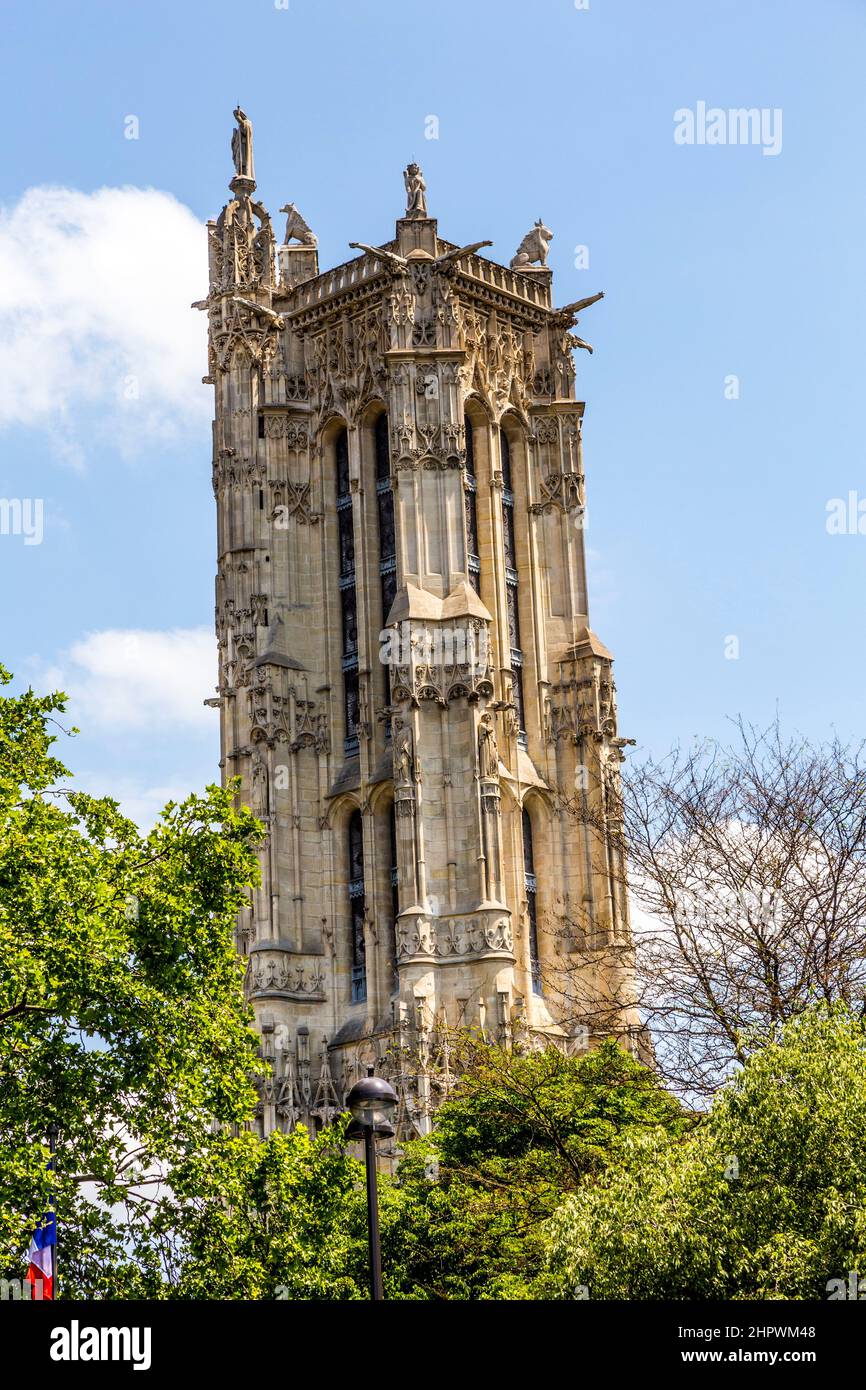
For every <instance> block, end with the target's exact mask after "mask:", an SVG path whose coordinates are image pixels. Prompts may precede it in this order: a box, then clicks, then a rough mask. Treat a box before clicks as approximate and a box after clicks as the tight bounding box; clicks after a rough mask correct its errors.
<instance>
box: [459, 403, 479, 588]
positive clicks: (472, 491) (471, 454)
mask: <svg viewBox="0 0 866 1390" xmlns="http://www.w3.org/2000/svg"><path fill="white" fill-rule="evenodd" d="M463 427H464V431H465V434H466V491H465V494H464V496H465V505H466V555H467V569H468V571H469V583H470V584H471V585H472V587H473V589H474V590H475V592H476V594H477V593H479V592H480V589H481V560H480V558H479V555H478V480H477V478H476V476H475V443H474V439H473V433H472V422H471V420H470V419H469V416H468V415H465V416H464V417H463Z"/></svg>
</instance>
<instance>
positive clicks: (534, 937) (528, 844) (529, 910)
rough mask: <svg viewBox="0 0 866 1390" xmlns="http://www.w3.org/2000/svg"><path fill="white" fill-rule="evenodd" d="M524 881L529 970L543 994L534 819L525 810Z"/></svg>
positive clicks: (535, 989) (535, 991)
mask: <svg viewBox="0 0 866 1390" xmlns="http://www.w3.org/2000/svg"><path fill="white" fill-rule="evenodd" d="M523 883H524V888H525V891H526V915H527V918H528V921H529V971H530V974H531V976H532V993H533V994H543V993H544V990H543V988H542V982H541V955H540V952H539V949H538V883H537V880H536V877H535V856H534V853H533V845H532V821H531V819H530V816H529V812H528V811H527V810H526V809H525V808H524V811H523Z"/></svg>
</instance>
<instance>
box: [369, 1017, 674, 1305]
mask: <svg viewBox="0 0 866 1390" xmlns="http://www.w3.org/2000/svg"><path fill="white" fill-rule="evenodd" d="M461 1066H462V1067H463V1068H465V1070H463V1071H462V1074H461V1077H460V1081H459V1083H458V1085H457V1087H456V1089H455V1091H454V1092H453V1094H452V1095H451V1097H450V1098H449V1099H448V1100H447V1101H446V1102H445V1103H444V1104H443V1105H442V1106H441V1108H440V1109H439V1111H438V1113H437V1116H436V1124H435V1129H434V1133H433V1135H432V1136H431V1137H430V1138H429V1139H427V1140H423V1141H417V1142H415V1143H413V1144H409V1145H407V1146H406V1152H405V1155H404V1157H403V1159H402V1161H401V1163H400V1166H399V1168H398V1171H397V1175H396V1179H395V1182H394V1193H395V1196H396V1198H398V1199H399V1200H397V1201H396V1202H395V1203H394V1204H393V1206H391V1207H389V1208H387V1209H386V1212H385V1217H384V1220H383V1241H384V1249H385V1256H386V1259H385V1266H386V1280H390V1289H389V1292H390V1295H391V1296H392V1297H397V1296H403V1297H407V1296H409V1297H422V1298H432V1299H437V1298H447V1299H489V1298H510V1299H517V1298H537V1297H544V1296H545V1292H546V1285H547V1276H546V1273H545V1259H544V1249H545V1247H544V1242H543V1239H542V1235H543V1232H544V1229H545V1223H546V1221H547V1220H548V1219H549V1218H550V1216H551V1215H552V1213H553V1212H554V1211H555V1209H556V1208H557V1206H558V1205H559V1203H560V1202H561V1201H562V1198H563V1195H564V1194H565V1193H568V1192H571V1191H575V1190H577V1189H578V1188H579V1187H580V1186H581V1185H582V1184H583V1183H584V1182H586V1181H588V1180H589V1179H591V1178H592V1177H593V1176H595V1175H598V1174H600V1173H603V1172H605V1171H606V1170H607V1168H608V1167H609V1166H610V1165H611V1164H615V1163H616V1162H617V1161H618V1156H619V1154H620V1152H621V1149H622V1145H623V1143H624V1139H625V1136H626V1135H627V1134H628V1133H633V1132H641V1133H646V1132H649V1133H653V1132H655V1131H656V1130H659V1129H660V1130H662V1131H663V1132H665V1133H667V1132H670V1131H673V1132H679V1131H680V1130H681V1129H682V1126H683V1124H684V1120H683V1116H682V1113H681V1111H680V1110H679V1107H678V1106H677V1105H676V1103H675V1102H674V1101H673V1100H672V1099H671V1098H670V1097H669V1096H667V1095H666V1094H665V1093H664V1092H663V1091H662V1090H661V1088H660V1086H659V1084H658V1082H657V1080H656V1078H655V1077H654V1076H653V1074H652V1073H651V1072H650V1071H649V1070H648V1069H647V1068H646V1067H644V1066H641V1065H640V1063H638V1062H636V1061H634V1060H633V1058H632V1057H630V1056H629V1055H628V1054H627V1053H626V1052H624V1051H623V1050H622V1049H621V1048H620V1047H618V1046H617V1045H616V1044H614V1043H606V1044H605V1045H604V1046H602V1047H601V1048H599V1049H598V1050H597V1051H595V1052H592V1053H589V1054H588V1055H586V1056H584V1057H579V1058H572V1057H565V1056H563V1054H562V1053H561V1052H559V1051H558V1050H557V1049H556V1048H553V1047H551V1048H548V1049H547V1050H545V1051H542V1052H526V1053H521V1052H520V1051H506V1050H504V1049H502V1048H499V1047H495V1046H488V1045H486V1044H484V1043H482V1042H480V1041H478V1040H474V1041H473V1040H472V1039H466V1040H465V1042H464V1044H463V1056H462V1058H461Z"/></svg>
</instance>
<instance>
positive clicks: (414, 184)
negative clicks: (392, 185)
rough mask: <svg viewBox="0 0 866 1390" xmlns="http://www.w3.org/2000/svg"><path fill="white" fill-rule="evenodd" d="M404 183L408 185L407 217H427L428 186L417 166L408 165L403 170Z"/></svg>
mask: <svg viewBox="0 0 866 1390" xmlns="http://www.w3.org/2000/svg"><path fill="white" fill-rule="evenodd" d="M403 182H404V184H405V185H406V216H407V217H426V216H427V198H426V193H427V185H426V183H425V182H424V175H423V174H422V173H421V169H420V167H419V166H418V165H417V164H407V165H406V168H405V169H404V170H403Z"/></svg>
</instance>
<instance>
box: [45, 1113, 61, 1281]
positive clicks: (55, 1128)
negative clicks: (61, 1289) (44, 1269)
mask: <svg viewBox="0 0 866 1390" xmlns="http://www.w3.org/2000/svg"><path fill="white" fill-rule="evenodd" d="M46 1133H47V1134H48V1152H49V1153H50V1155H51V1157H50V1158H49V1160H48V1167H49V1168H50V1170H51V1172H52V1173H54V1169H55V1161H56V1160H55V1154H56V1152H57V1136H58V1134H59V1133H60V1126H59V1125H58V1124H56V1123H55V1122H54V1120H52V1121H51V1124H50V1125H49V1126H48V1129H47V1131H46ZM55 1185H56V1184H55ZM55 1198H56V1193H55V1192H52V1194H51V1210H52V1212H53V1215H54V1244H53V1245H52V1246H51V1297H52V1298H53V1299H56V1298H57V1205H56V1200H55Z"/></svg>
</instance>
